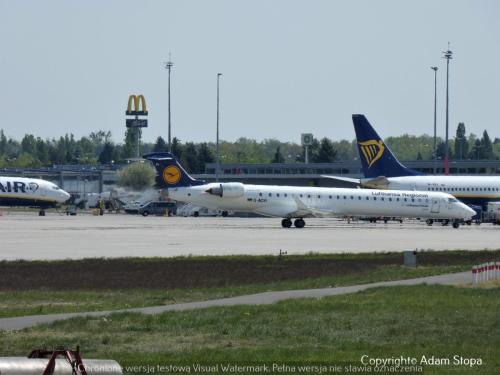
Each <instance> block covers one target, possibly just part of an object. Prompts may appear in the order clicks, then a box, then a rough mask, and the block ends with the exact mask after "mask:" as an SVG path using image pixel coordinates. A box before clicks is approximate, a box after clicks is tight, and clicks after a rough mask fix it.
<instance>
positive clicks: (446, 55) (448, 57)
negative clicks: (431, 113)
mask: <svg viewBox="0 0 500 375" xmlns="http://www.w3.org/2000/svg"><path fill="white" fill-rule="evenodd" d="M443 53H444V56H443V59H446V141H445V149H444V150H445V151H444V174H445V175H448V174H449V167H448V154H449V152H448V120H449V109H448V103H449V94H448V88H449V85H448V83H449V76H450V74H449V73H450V60H451V59H452V58H453V52H451V51H450V43H449V42H448V50H447V51H443Z"/></svg>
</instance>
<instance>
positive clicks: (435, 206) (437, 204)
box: [431, 198, 441, 214]
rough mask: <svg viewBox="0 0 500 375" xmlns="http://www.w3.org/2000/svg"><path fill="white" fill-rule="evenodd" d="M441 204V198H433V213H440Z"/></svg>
mask: <svg viewBox="0 0 500 375" xmlns="http://www.w3.org/2000/svg"><path fill="white" fill-rule="evenodd" d="M440 204H441V201H440V200H439V199H437V198H432V203H431V213H433V214H438V213H439V209H440Z"/></svg>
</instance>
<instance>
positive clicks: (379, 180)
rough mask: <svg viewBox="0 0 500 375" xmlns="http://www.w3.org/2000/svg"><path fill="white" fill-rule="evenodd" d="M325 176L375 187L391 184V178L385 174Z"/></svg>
mask: <svg viewBox="0 0 500 375" xmlns="http://www.w3.org/2000/svg"><path fill="white" fill-rule="evenodd" d="M321 177H324V178H331V179H332V180H336V181H342V182H350V183H352V184H355V185H358V186H361V187H367V188H373V189H387V187H388V186H389V179H388V178H387V177H384V176H379V177H374V178H361V179H359V178H351V177H340V176H328V175H321Z"/></svg>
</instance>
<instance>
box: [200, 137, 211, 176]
mask: <svg viewBox="0 0 500 375" xmlns="http://www.w3.org/2000/svg"><path fill="white" fill-rule="evenodd" d="M214 161H215V157H214V155H213V153H212V151H211V150H210V147H209V146H208V144H207V143H206V142H204V143H201V144H200V147H199V149H198V162H199V168H200V173H203V172H204V171H205V164H207V163H213V162H214Z"/></svg>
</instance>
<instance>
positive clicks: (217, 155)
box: [215, 73, 222, 181]
mask: <svg viewBox="0 0 500 375" xmlns="http://www.w3.org/2000/svg"><path fill="white" fill-rule="evenodd" d="M221 75H222V73H217V137H216V142H215V153H216V158H217V166H216V167H215V181H219V173H220V148H219V82H220V77H221Z"/></svg>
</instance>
